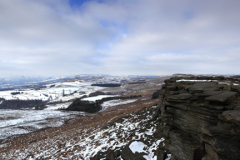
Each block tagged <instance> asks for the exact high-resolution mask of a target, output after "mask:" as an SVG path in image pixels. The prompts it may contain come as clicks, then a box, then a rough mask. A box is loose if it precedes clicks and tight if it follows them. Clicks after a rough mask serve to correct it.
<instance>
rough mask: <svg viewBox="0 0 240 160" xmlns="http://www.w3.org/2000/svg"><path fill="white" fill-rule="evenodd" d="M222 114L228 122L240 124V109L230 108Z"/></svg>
mask: <svg viewBox="0 0 240 160" xmlns="http://www.w3.org/2000/svg"><path fill="white" fill-rule="evenodd" d="M222 116H223V117H224V118H226V120H227V121H228V122H234V123H236V124H238V125H240V110H229V111H224V112H223V113H222Z"/></svg>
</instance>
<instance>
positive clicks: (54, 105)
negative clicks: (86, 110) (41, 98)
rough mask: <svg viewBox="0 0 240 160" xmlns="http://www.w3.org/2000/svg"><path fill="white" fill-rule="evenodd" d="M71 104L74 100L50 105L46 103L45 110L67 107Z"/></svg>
mask: <svg viewBox="0 0 240 160" xmlns="http://www.w3.org/2000/svg"><path fill="white" fill-rule="evenodd" d="M71 104H72V102H67V103H59V104H49V105H46V107H47V108H45V109H44V110H58V109H66V108H67V107H68V106H70V105H71Z"/></svg>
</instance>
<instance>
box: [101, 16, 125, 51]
mask: <svg viewBox="0 0 240 160" xmlns="http://www.w3.org/2000/svg"><path fill="white" fill-rule="evenodd" d="M100 24H101V26H103V27H104V28H106V29H110V28H113V29H114V30H115V31H116V33H115V34H114V35H113V36H112V37H111V38H110V39H109V40H107V41H105V42H104V43H101V44H100V45H98V47H97V49H98V50H108V49H109V45H110V44H111V43H112V42H114V41H115V40H117V39H119V38H121V37H122V35H124V34H128V31H127V27H126V26H127V25H126V24H117V23H115V22H111V21H105V20H103V21H100Z"/></svg>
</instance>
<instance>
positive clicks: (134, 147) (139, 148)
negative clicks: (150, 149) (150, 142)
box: [129, 141, 147, 154]
mask: <svg viewBox="0 0 240 160" xmlns="http://www.w3.org/2000/svg"><path fill="white" fill-rule="evenodd" d="M146 147H147V145H146V144H144V143H143V142H139V141H133V142H132V143H131V144H130V145H129V148H130V150H131V151H132V152H133V153H134V154H135V153H136V152H138V153H142V152H145V151H144V150H143V148H146Z"/></svg>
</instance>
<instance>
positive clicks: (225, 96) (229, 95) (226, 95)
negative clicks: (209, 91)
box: [205, 91, 237, 103]
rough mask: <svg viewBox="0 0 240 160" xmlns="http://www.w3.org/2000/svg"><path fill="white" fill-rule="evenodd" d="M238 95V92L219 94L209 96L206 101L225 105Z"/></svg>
mask: <svg viewBox="0 0 240 160" xmlns="http://www.w3.org/2000/svg"><path fill="white" fill-rule="evenodd" d="M236 95H237V92H231V91H225V92H223V93H220V94H217V95H213V96H209V97H207V98H205V100H206V101H214V102H221V103H225V102H227V101H228V100H229V99H230V98H232V97H234V96H236Z"/></svg>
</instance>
